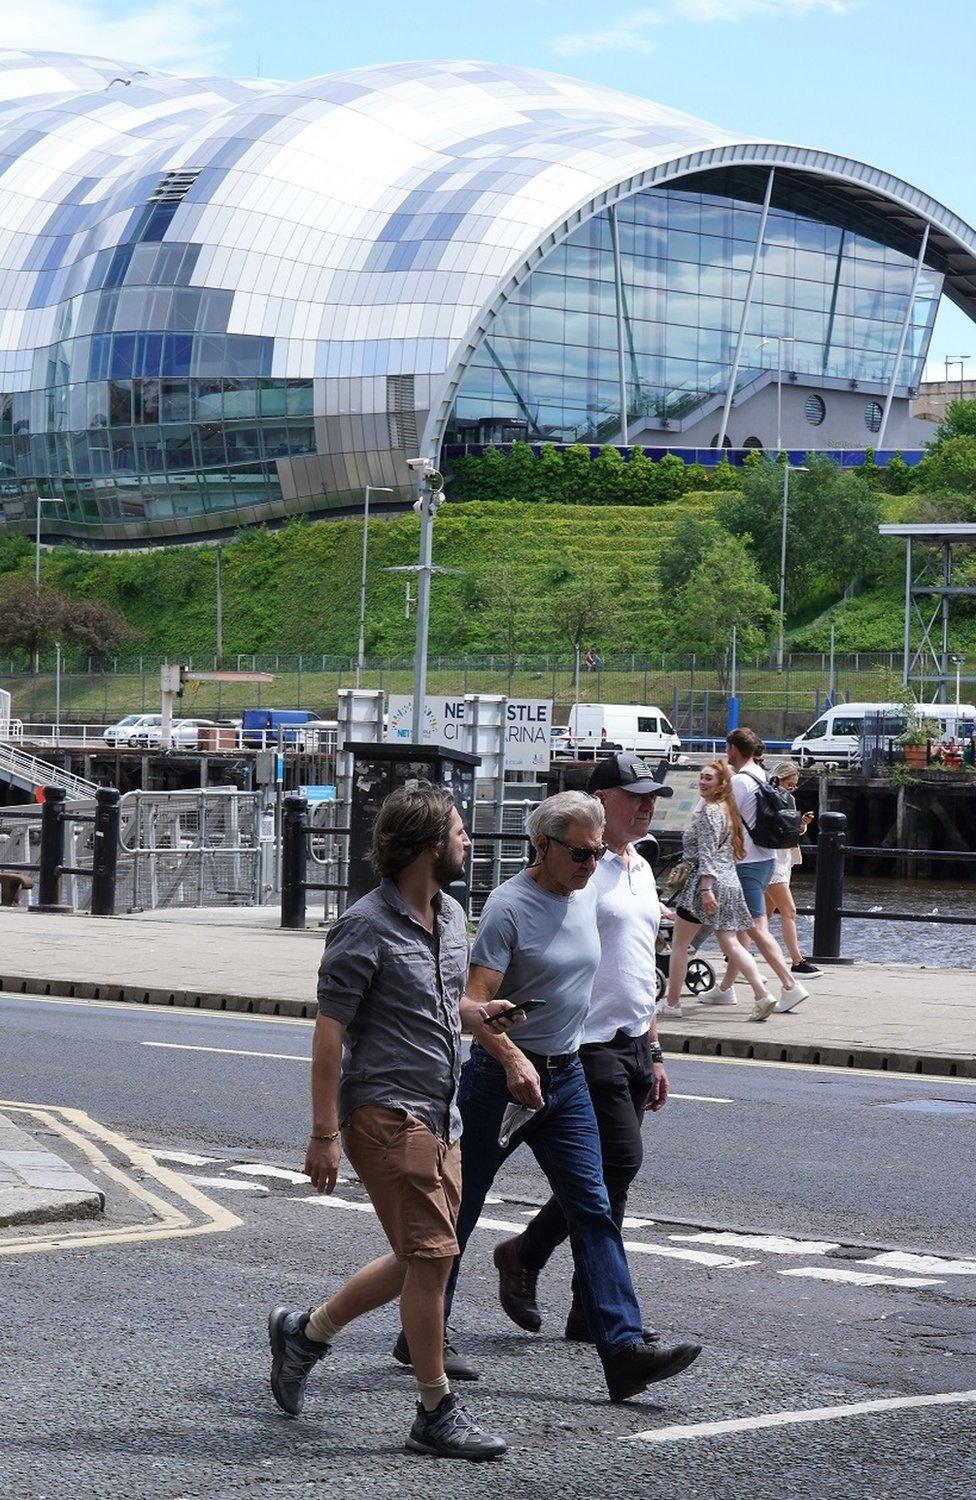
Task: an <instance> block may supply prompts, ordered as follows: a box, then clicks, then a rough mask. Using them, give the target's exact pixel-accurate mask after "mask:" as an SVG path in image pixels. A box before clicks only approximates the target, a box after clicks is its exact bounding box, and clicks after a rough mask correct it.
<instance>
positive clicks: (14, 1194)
mask: <svg viewBox="0 0 976 1500" xmlns="http://www.w3.org/2000/svg"><path fill="white" fill-rule="evenodd" d="M29 1118H30V1119H31V1121H32V1123H33V1124H34V1125H35V1132H34V1133H33V1134H28V1132H27V1131H26V1130H22V1129H21V1128H20V1126H19V1125H15V1124H14V1122H13V1120H12V1119H11V1118H10V1116H9V1115H4V1114H0V1228H8V1227H12V1226H14V1225H17V1224H47V1223H51V1222H52V1221H56V1220H65V1219H91V1218H95V1217H96V1216H97V1215H98V1214H100V1213H101V1212H102V1209H103V1208H104V1207H105V1194H104V1193H103V1192H102V1191H101V1189H100V1188H97V1187H96V1186H95V1184H94V1183H93V1182H89V1180H88V1178H87V1177H82V1175H81V1173H80V1172H76V1171H75V1169H74V1167H72V1166H69V1164H68V1163H67V1162H66V1161H64V1160H63V1158H62V1157H60V1156H56V1155H55V1153H54V1152H53V1151H49V1150H48V1149H47V1148H46V1147H45V1146H44V1145H43V1144H41V1142H42V1141H43V1139H44V1134H43V1127H38V1125H37V1121H36V1116H33V1115H31V1116H30V1117H29Z"/></svg>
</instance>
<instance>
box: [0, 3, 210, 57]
mask: <svg viewBox="0 0 976 1500" xmlns="http://www.w3.org/2000/svg"><path fill="white" fill-rule="evenodd" d="M230 19H231V12H230V8H229V6H228V4H227V0H158V3H156V4H137V5H125V6H124V7H123V8H121V9H120V8H119V7H118V5H116V4H112V3H111V0H30V3H27V4H24V3H23V0H0V41H2V45H3V46H4V47H10V48H14V49H17V48H24V49H26V50H27V51H32V52H75V53H84V54H88V55H90V56H95V57H108V58H113V59H115V58H118V59H119V61H120V62H127V63H131V64H133V65H134V66H138V65H140V64H141V65H142V66H143V67H153V68H162V69H163V70H167V71H170V72H175V73H189V74H200V73H210V72H216V71H218V70H219V68H220V64H221V61H222V59H223V57H224V54H225V50H226V46H227V41H228V38H227V35H226V32H227V27H228V22H229V20H230Z"/></svg>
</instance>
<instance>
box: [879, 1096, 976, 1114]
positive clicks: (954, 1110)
mask: <svg viewBox="0 0 976 1500" xmlns="http://www.w3.org/2000/svg"><path fill="white" fill-rule="evenodd" d="M881 1107H882V1109H906V1110H911V1112H912V1113H913V1114H916V1115H976V1103H970V1101H969V1100H968V1099H906V1100H904V1101H901V1100H899V1101H897V1102H896V1103H894V1104H883V1105H882V1106H881Z"/></svg>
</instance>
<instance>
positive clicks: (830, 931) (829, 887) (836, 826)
mask: <svg viewBox="0 0 976 1500" xmlns="http://www.w3.org/2000/svg"><path fill="white" fill-rule="evenodd" d="M846 844H847V818H846V817H845V815H844V814H843V813H837V812H825V813H821V814H820V826H819V832H818V836H817V881H816V886H815V888H814V898H813V908H814V915H813V957H814V960H815V961H816V962H818V963H819V962H823V961H824V960H826V961H827V962H828V963H829V962H831V961H836V960H837V959H839V958H840V929H841V915H840V913H841V908H842V907H843V905H844V850H845V848H846Z"/></svg>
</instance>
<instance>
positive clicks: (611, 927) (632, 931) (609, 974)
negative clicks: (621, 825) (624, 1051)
mask: <svg viewBox="0 0 976 1500" xmlns="http://www.w3.org/2000/svg"><path fill="white" fill-rule="evenodd" d="M590 884H591V885H592V886H594V887H595V889H596V921H597V927H598V929H599V932H600V949H601V956H600V963H599V967H598V968H597V971H596V974H595V975H594V978H593V991H592V994H591V996H590V1008H589V1011H588V1012H587V1016H586V1023H585V1027H584V1031H583V1041H584V1043H587V1042H608V1041H610V1039H611V1037H613V1036H615V1035H616V1033H617V1032H618V1031H625V1032H626V1033H627V1035H628V1036H643V1035H644V1033H645V1032H646V1031H647V1030H648V1029H649V1027H650V1024H651V1018H652V1017H653V1015H654V997H655V993H656V979H655V972H656V968H657V964H656V947H655V944H656V941H657V931H658V928H659V927H660V925H661V903H660V901H659V899H658V894H657V886H656V885H655V883H654V873H653V871H652V869H651V867H650V865H649V864H648V863H647V860H646V859H643V858H642V857H641V855H639V854H638V853H637V850H636V849H633V848H632V849H631V850H630V858H629V860H625V859H624V858H623V856H622V855H620V854H614V853H613V852H612V851H611V850H610V849H608V850H607V852H606V854H604V856H603V858H602V859H601V860H600V863H599V864H598V865H597V867H596V870H595V872H594V874H593V878H592V880H591V882H590Z"/></svg>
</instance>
